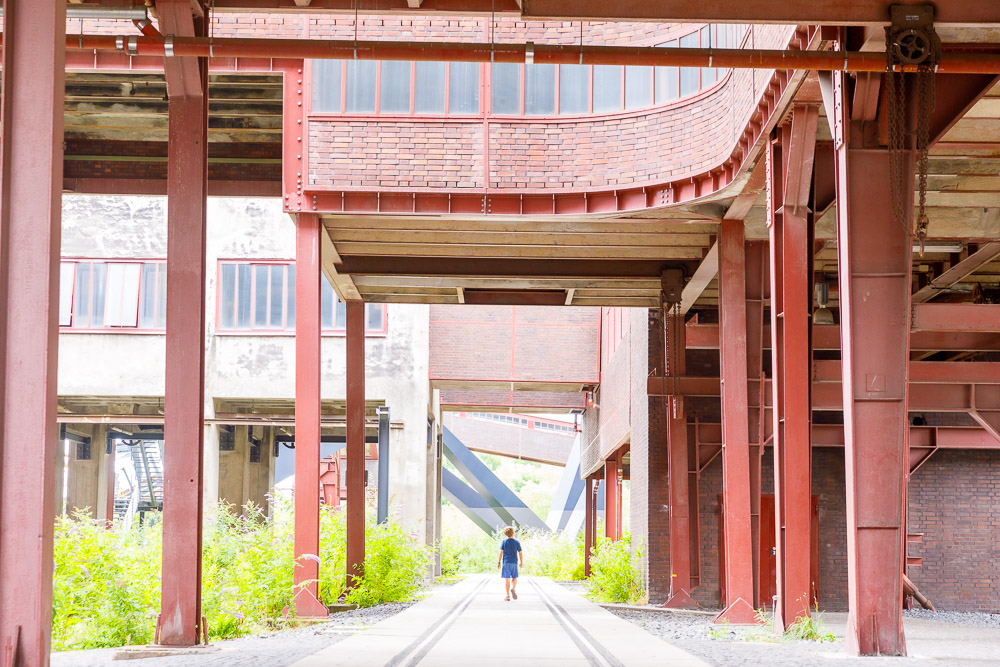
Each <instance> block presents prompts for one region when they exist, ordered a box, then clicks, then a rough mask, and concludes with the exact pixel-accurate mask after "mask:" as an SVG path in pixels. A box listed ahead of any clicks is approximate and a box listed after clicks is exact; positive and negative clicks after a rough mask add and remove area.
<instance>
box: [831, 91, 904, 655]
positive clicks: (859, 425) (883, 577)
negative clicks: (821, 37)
mask: <svg viewBox="0 0 1000 667" xmlns="http://www.w3.org/2000/svg"><path fill="white" fill-rule="evenodd" d="M833 87H834V104H835V109H836V112H835V115H834V145H835V150H836V156H837V238H838V270H839V282H840V314H841V328H840V331H841V348H842V350H843V353H842V358H843V399H844V440H845V446H846V452H845V456H846V467H845V477H846V488H847V530H848V533H847V565H848V603H849V614H848V622H847V626H848V627H847V637H846V644H847V648H848V650H850V651H853V652H856V653H858V654H861V655H905V654H906V642H905V638H904V634H903V623H902V620H903V619H902V606H903V583H902V575H903V567H904V563H905V556H904V554H905V548H906V544H905V540H906V526H905V508H906V478H907V471H908V466H909V461H908V451H907V450H908V444H909V442H908V441H909V424H908V419H907V400H908V396H907V393H908V391H907V390H908V387H907V379H908V378H907V375H908V363H907V361H908V359H909V347H910V345H909V328H910V326H909V325H910V284H911V271H912V259H911V255H912V250H911V247H912V245H911V243H912V242H911V231H910V229H911V225H912V217H913V211H912V205H913V198H912V197H911V196H907V195H906V194H905V193H910V192H912V190H913V171H912V169H913V159H914V156H913V154H912V151H904V157H903V160H904V165H905V169H904V173H905V176H904V179H903V184H904V185H903V192H904V196H903V201H904V202H905V204H904V210H905V215H904V220H903V222H904V223H905V224H900V222H898V221H897V220H895V219H894V217H895V216H894V215H893V210H892V205H891V203H890V197H888V196H887V193H886V188H887V187H891V185H890V183H891V178H890V159H889V152H888V150H886V149H885V148H884V147H881V146H877V145H873V144H872V143H866V142H865V135H866V133H865V128H864V127H863V126H861V124H855V123H852V118H851V115H850V112H849V111H848V109H849V108H850V107H849V105H848V103H847V93H848V87H849V81H848V77H847V75H846V74H844V73H839V72H838V73H836V74H834V81H833ZM868 134H869V136H871V134H876V136H877V133H868ZM907 184H908V186H907Z"/></svg>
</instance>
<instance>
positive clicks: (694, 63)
mask: <svg viewBox="0 0 1000 667" xmlns="http://www.w3.org/2000/svg"><path fill="white" fill-rule="evenodd" d="M994 20H995V18H994ZM133 44H134V47H133ZM66 48H67V49H71V50H79V51H84V52H116V51H117V52H123V51H124V50H125V49H126V48H134V51H135V53H136V54H137V55H138V56H154V57H155V56H169V55H171V54H172V55H173V56H175V57H183V56H196V57H199V58H208V57H212V58H225V59H233V58H260V59H266V58H272V59H288V60H304V59H308V58H312V59H317V58H318V59H334V60H403V61H442V60H443V61H449V62H479V63H489V62H500V63H536V64H551V65H632V66H657V67H724V68H729V69H763V70H768V69H778V70H815V71H850V72H884V71H885V55H884V54H883V53H880V52H877V51H812V50H809V51H794V50H787V51H785V50H779V49H700V48H699V49H689V48H675V47H651V46H590V45H560V44H534V43H531V42H526V43H522V44H513V43H504V44H489V43H484V42H393V41H353V40H325V39H261V38H252V37H215V38H212V39H211V40H209V39H208V38H207V37H187V36H180V35H176V36H174V35H167V36H165V37H164V38H160V37H145V36H140V37H134V36H133V35H129V36H128V37H127V44H126V37H124V36H121V35H118V36H116V35H73V36H68V37H67V38H66ZM897 69H899V66H897ZM902 69H904V70H905V71H908V72H915V71H917V70H916V66H910V65H907V66H905V67H903V68H902ZM937 71H938V73H939V74H997V73H998V72H1000V54H996V53H989V52H981V53H967V52H949V51H945V52H944V53H943V54H942V55H941V57H940V58H939V60H938V63H937Z"/></svg>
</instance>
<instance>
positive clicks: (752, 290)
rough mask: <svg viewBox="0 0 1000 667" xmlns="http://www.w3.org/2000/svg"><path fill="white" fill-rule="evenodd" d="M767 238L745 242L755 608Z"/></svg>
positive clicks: (757, 604) (758, 598)
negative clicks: (765, 239) (765, 240)
mask: <svg viewBox="0 0 1000 667" xmlns="http://www.w3.org/2000/svg"><path fill="white" fill-rule="evenodd" d="M766 247H767V244H766V243H765V242H764V241H748V242H747V243H746V251H745V252H746V294H747V298H746V313H747V314H746V321H747V403H748V404H749V410H748V413H747V422H748V426H749V430H748V436H749V445H750V540H751V548H752V556H753V581H754V588H753V590H754V600H753V606H754V609H760V608H761V607H762V606H763V604H764V603H765V600H763V599H762V598H763V597H765V596H764V595H762V594H761V588H760V581H761V576H760V495H761V464H762V462H763V459H762V455H763V451H764V444H763V443H764V439H765V436H764V402H763V401H762V400H761V396H762V394H763V391H764V368H763V360H764V340H763V332H764V299H765V294H764V283H765V280H766V278H765V271H766V264H767V263H766V262H765V260H764V257H765V256H766V254H767V249H766Z"/></svg>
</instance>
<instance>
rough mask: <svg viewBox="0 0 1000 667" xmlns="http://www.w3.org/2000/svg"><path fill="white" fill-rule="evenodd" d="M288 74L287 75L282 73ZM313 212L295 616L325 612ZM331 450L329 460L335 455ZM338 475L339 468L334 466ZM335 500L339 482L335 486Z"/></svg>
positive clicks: (298, 247)
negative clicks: (321, 568)
mask: <svg viewBox="0 0 1000 667" xmlns="http://www.w3.org/2000/svg"><path fill="white" fill-rule="evenodd" d="M286 76H287V75H286ZM325 233H326V232H325V231H324V230H323V225H322V223H321V221H320V217H319V216H318V215H316V214H315V213H299V214H298V215H296V216H295V239H296V243H295V573H294V580H293V581H294V598H293V599H294V601H295V615H296V616H298V617H303V618H319V617H325V616H327V615H328V614H329V611H328V610H327V608H326V606H325V605H324V604H323V603H322V602H321V601H320V599H319V584H318V583H317V580H318V579H319V563H318V562H317V561H316V558H318V556H319V493H320V428H321V427H320V421H321V412H322V409H321V401H322V393H321V369H322V363H321V361H322V354H321V348H320V344H321V337H320V312H321V305H320V304H321V297H320V294H321V292H320V288H321V284H322V280H323V260H322V247H323V246H322V235H323V234H325ZM339 456H340V455H339V454H334V458H335V459H336V458H337V457H339ZM334 468H335V469H336V470H337V471H338V473H339V466H334ZM336 489H337V504H339V502H340V497H339V496H340V484H339V480H338V482H337V484H336Z"/></svg>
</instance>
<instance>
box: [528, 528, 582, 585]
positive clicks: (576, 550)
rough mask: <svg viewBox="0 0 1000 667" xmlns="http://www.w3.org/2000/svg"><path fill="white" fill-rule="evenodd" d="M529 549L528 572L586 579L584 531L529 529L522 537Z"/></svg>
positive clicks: (557, 577) (559, 577)
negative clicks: (584, 572) (572, 532)
mask: <svg viewBox="0 0 1000 667" xmlns="http://www.w3.org/2000/svg"><path fill="white" fill-rule="evenodd" d="M519 539H521V541H522V546H523V548H524V550H525V557H524V570H525V573H526V574H533V575H536V576H540V577H549V578H551V579H554V580H556V581H573V580H578V579H583V532H582V531H581V532H580V533H578V534H576V535H573V534H571V533H566V532H550V531H540V530H526V531H524V532H523V535H522V536H520V537H519Z"/></svg>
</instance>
